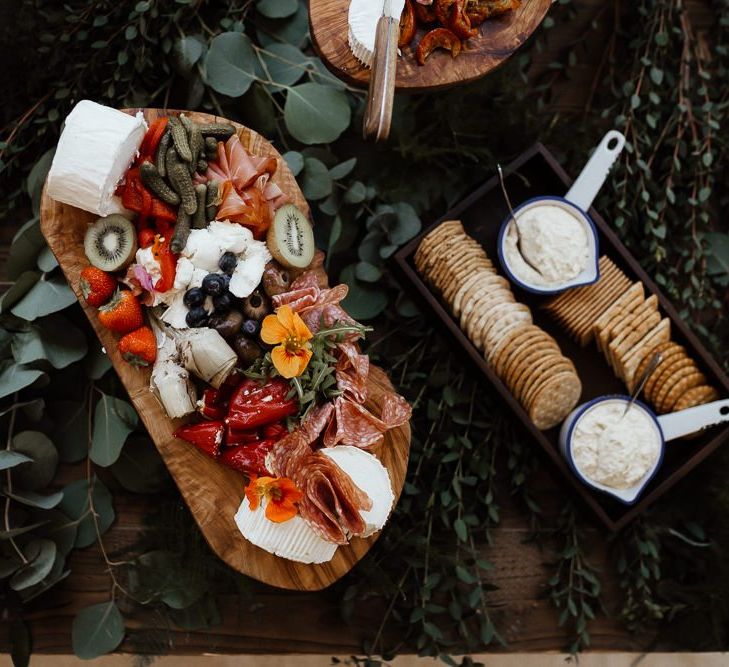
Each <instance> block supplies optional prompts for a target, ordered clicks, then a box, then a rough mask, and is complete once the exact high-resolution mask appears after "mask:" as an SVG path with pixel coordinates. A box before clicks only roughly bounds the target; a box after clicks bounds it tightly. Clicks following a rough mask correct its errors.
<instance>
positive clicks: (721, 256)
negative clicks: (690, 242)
mask: <svg viewBox="0 0 729 667" xmlns="http://www.w3.org/2000/svg"><path fill="white" fill-rule="evenodd" d="M705 238H706V240H707V241H708V242H709V250H708V253H707V260H706V270H707V272H708V273H709V275H721V274H722V273H725V274H727V275H729V234H723V233H721V232H709V233H708V234H707V235H706V237H705Z"/></svg>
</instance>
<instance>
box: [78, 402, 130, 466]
mask: <svg viewBox="0 0 729 667" xmlns="http://www.w3.org/2000/svg"><path fill="white" fill-rule="evenodd" d="M137 424H139V416H138V415H137V413H136V411H135V410H134V408H133V407H132V406H131V405H129V403H127V402H126V401H123V400H121V399H120V398H116V397H115V396H108V395H106V394H104V395H103V396H102V397H101V399H100V400H99V402H98V403H97V404H96V409H95V410H94V432H93V435H92V437H91V450H90V452H89V456H90V457H91V460H92V461H93V462H94V463H96V465H100V466H102V467H104V468H106V467H107V466H110V465H111V464H112V463H114V461H116V460H117V459H118V458H119V453H120V452H121V449H122V447H123V446H124V442H125V440H126V439H127V436H128V435H129V434H130V433H131V432H132V431H133V430H134V429H135V428H136V427H137Z"/></svg>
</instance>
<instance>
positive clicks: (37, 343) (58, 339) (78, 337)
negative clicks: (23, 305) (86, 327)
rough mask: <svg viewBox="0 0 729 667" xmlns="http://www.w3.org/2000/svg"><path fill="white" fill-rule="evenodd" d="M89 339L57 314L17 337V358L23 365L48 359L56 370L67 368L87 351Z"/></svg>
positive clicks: (15, 338)
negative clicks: (87, 340)
mask: <svg viewBox="0 0 729 667" xmlns="http://www.w3.org/2000/svg"><path fill="white" fill-rule="evenodd" d="M87 349H88V348H87V345H86V337H85V336H84V334H83V332H82V331H81V330H80V329H78V328H77V327H75V326H73V325H72V324H71V323H70V322H69V321H68V320H67V319H66V318H64V317H63V316H61V315H58V314H54V315H50V316H49V317H46V318H43V319H42V320H41V321H40V322H39V323H38V324H36V325H31V326H30V327H29V329H28V330H27V331H23V332H20V333H17V334H15V336H14V337H13V344H12V350H13V357H14V358H15V361H16V362H17V363H19V364H28V363H32V362H34V361H38V360H40V359H44V360H47V361H48V362H50V364H51V365H52V366H53V367H54V368H65V367H66V366H68V365H69V364H72V363H73V362H75V361H78V360H79V359H83V357H84V356H86V352H87Z"/></svg>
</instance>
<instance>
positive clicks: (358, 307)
mask: <svg viewBox="0 0 729 667" xmlns="http://www.w3.org/2000/svg"><path fill="white" fill-rule="evenodd" d="M355 270H356V268H355V265H353V264H350V265H349V266H347V267H345V268H344V269H342V273H341V276H340V279H341V280H342V282H344V283H346V284H347V285H348V286H349V293H348V294H347V298H346V299H344V301H343V302H342V306H343V307H344V309H345V310H346V311H347V312H348V313H349V314H350V315H351V316H352V317H353V318H354V319H355V320H370V319H372V318H373V317H377V315H379V314H380V313H381V312H382V311H383V310H384V309H385V307H386V306H387V295H386V294H384V293H383V292H382V291H380V290H377V289H373V288H371V287H366V286H365V285H363V284H362V283H361V282H359V281H358V280H357V278H356V277H355Z"/></svg>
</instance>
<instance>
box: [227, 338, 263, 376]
mask: <svg viewBox="0 0 729 667" xmlns="http://www.w3.org/2000/svg"><path fill="white" fill-rule="evenodd" d="M233 349H234V350H235V353H236V354H237V355H238V359H240V362H241V365H242V366H243V367H245V368H247V367H248V366H250V365H251V364H252V363H253V362H254V361H256V359H260V358H261V357H262V356H263V350H262V349H261V347H260V346H259V345H258V344H257V343H254V342H253V341H252V340H251V339H250V338H246V337H245V336H244V335H243V334H238V335H237V336H236V337H235V338H234V339H233Z"/></svg>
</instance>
